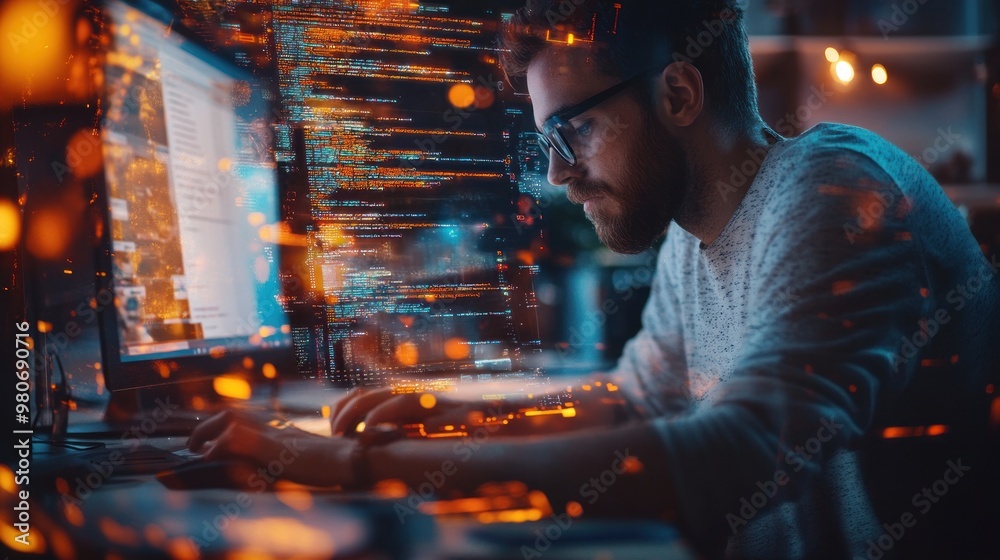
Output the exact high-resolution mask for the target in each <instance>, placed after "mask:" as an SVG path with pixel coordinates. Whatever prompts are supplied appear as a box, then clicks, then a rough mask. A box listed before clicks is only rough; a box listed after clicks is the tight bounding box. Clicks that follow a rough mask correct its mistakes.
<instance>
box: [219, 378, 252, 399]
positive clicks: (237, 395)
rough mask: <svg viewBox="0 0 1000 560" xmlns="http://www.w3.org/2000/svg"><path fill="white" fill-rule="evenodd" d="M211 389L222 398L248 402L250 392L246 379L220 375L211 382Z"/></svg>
mask: <svg viewBox="0 0 1000 560" xmlns="http://www.w3.org/2000/svg"><path fill="white" fill-rule="evenodd" d="M212 388H214V389H215V392H216V393H218V394H219V395H221V396H223V397H229V398H231V399H240V400H248V399H249V398H250V394H251V390H250V384H249V383H247V380H246V379H242V378H240V377H234V376H231V375H221V376H219V377H216V378H215V379H213V380H212Z"/></svg>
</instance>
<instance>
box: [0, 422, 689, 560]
mask: <svg viewBox="0 0 1000 560" xmlns="http://www.w3.org/2000/svg"><path fill="white" fill-rule="evenodd" d="M183 439H184V438H176V437H172V438H157V439H156V440H151V441H148V442H146V443H149V444H152V445H156V446H157V447H160V448H165V449H170V448H176V447H177V446H180V445H182V444H183ZM108 443H109V444H112V445H114V444H115V443H118V442H108ZM123 449H124V448H123ZM44 455H45V454H44V453H43V454H42V455H40V456H39V457H38V459H39V460H42V459H43V457H44ZM73 478H74V479H73V480H65V479H64V481H63V482H59V483H57V484H56V486H55V487H52V488H50V489H48V490H45V491H39V490H41V488H40V487H37V486H36V487H35V488H33V492H32V499H33V503H32V533H33V537H35V539H34V542H35V543H36V547H35V548H36V549H37V550H36V551H37V552H39V553H42V556H44V557H50V558H60V559H62V558H104V557H114V556H108V555H109V554H111V553H114V554H116V555H117V557H119V558H124V559H132V558H172V559H207V558H226V559H233V558H269V559H271V558H273V559H278V558H296V559H312V558H399V559H415V560H429V559H458V558H462V559H468V560H472V559H478V558H482V559H487V558H489V559H499V558H511V559H521V560H523V559H524V558H537V557H541V556H544V557H545V558H547V559H549V558H551V559H560V558H602V559H612V558H657V559H662V560H672V559H687V558H692V557H693V556H692V555H690V554H689V553H688V552H687V549H686V548H685V547H684V546H683V544H682V543H681V541H680V539H679V538H678V535H677V533H676V531H675V530H674V529H673V528H672V527H670V526H669V525H666V524H661V523H654V522H634V521H632V522H611V521H591V520H583V519H571V518H569V517H568V516H566V515H565V514H563V515H554V516H548V517H543V518H542V519H541V520H538V521H534V522H527V523H481V522H478V521H476V520H475V518H473V517H472V516H468V515H466V516H461V515H458V516H455V515H452V516H447V517H445V516H431V515H426V514H425V513H422V512H421V511H415V510H413V509H411V508H409V507H407V506H406V502H405V501H404V500H403V499H391V498H385V497H379V496H377V495H376V494H375V493H344V492H339V491H329V490H321V489H313V488H306V487H302V486H298V485H291V484H289V485H287V486H279V489H278V490H277V491H264V490H263V489H261V490H242V491H241V490H227V489H210V490H186V491H177V490H170V489H167V488H166V487H164V486H163V485H161V484H160V483H159V482H158V481H157V480H156V479H155V478H154V477H153V476H152V475H136V476H120V475H115V474H114V473H107V474H105V473H101V472H96V471H95V472H94V473H88V474H87V475H85V476H80V475H79V474H75V475H74V476H73ZM439 503H440V502H439ZM5 510H6V511H10V508H5ZM536 553H537V554H538V556H536V555H535V554H536Z"/></svg>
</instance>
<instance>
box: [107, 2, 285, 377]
mask: <svg viewBox="0 0 1000 560" xmlns="http://www.w3.org/2000/svg"><path fill="white" fill-rule="evenodd" d="M105 7H106V14H107V17H108V20H109V21H110V23H111V26H110V37H111V38H112V44H111V45H110V47H109V50H108V52H107V58H106V64H105V68H104V73H103V76H104V99H103V101H102V103H103V104H104V106H103V108H102V115H101V116H102V119H101V135H102V142H103V147H104V169H105V173H104V181H105V185H104V195H105V197H104V198H105V199H106V203H107V208H108V218H107V221H106V224H107V228H108V230H109V231H108V232H107V233H108V235H107V239H108V241H109V243H110V251H109V256H110V262H109V264H110V267H109V268H110V278H108V279H107V280H106V283H105V286H110V287H111V289H112V290H113V293H114V316H115V321H114V323H116V328H115V329H114V331H113V332H110V333H108V332H106V333H105V336H109V335H110V336H114V337H115V338H116V341H115V342H117V344H114V345H113V346H116V347H117V356H114V357H113V358H116V360H115V361H117V362H120V363H121V364H124V365H127V364H132V363H137V362H149V361H153V360H164V359H176V358H186V357H199V356H204V357H223V356H230V357H232V356H238V355H240V354H243V353H252V352H259V351H262V350H267V349H283V348H290V346H291V337H290V334H289V333H290V328H289V325H288V321H287V318H286V315H285V312H284V310H283V308H282V305H281V294H280V281H279V274H278V267H279V260H278V248H277V242H278V240H279V239H278V238H279V237H280V235H281V232H282V229H281V227H280V216H279V215H278V183H277V181H278V179H277V168H276V164H275V161H274V152H273V146H272V141H271V138H272V133H271V130H270V127H271V123H270V119H269V117H270V114H269V108H270V107H269V104H268V103H267V102H266V101H265V100H264V99H263V97H262V96H261V95H260V92H259V91H257V90H256V89H255V88H254V86H253V85H252V82H251V80H250V79H249V77H247V76H244V75H243V74H242V73H241V71H239V70H238V69H236V68H235V67H231V66H230V65H228V64H227V63H225V62H223V61H222V60H221V59H220V58H219V57H218V56H217V55H215V54H213V53H211V52H209V51H207V50H205V49H203V48H201V47H199V46H198V45H197V44H195V43H194V42H193V41H191V40H189V39H187V38H185V37H184V36H182V35H181V34H179V33H177V32H174V30H172V29H171V26H170V25H169V24H168V23H165V22H163V21H160V20H159V19H157V18H155V17H153V16H151V15H149V14H147V13H145V12H144V11H140V10H139V9H136V8H135V7H133V6H132V5H129V4H125V3H122V2H118V1H109V2H107V3H105ZM106 347H107V346H106ZM112 363H114V362H112ZM108 374H110V375H115V374H114V373H113V372H110V371H109V372H108ZM111 381H112V380H111V379H109V385H111ZM116 381H117V382H118V385H133V383H130V382H129V381H128V380H121V379H118V380H116ZM123 381H124V382H123Z"/></svg>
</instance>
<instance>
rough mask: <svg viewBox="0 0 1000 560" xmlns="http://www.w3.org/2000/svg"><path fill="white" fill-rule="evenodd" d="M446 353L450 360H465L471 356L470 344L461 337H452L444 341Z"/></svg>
mask: <svg viewBox="0 0 1000 560" xmlns="http://www.w3.org/2000/svg"><path fill="white" fill-rule="evenodd" d="M444 355H445V356H447V357H448V359H449V360H464V359H465V358H468V357H469V345H468V344H467V343H466V342H465V341H464V340H462V339H460V338H450V339H448V341H447V342H445V343H444Z"/></svg>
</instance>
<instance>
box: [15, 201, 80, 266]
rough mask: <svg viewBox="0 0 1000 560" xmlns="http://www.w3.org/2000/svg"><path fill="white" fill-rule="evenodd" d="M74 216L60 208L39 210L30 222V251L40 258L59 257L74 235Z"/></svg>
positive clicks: (28, 238)
mask: <svg viewBox="0 0 1000 560" xmlns="http://www.w3.org/2000/svg"><path fill="white" fill-rule="evenodd" d="M72 221H73V219H72V216H70V215H69V213H68V212H66V211H64V210H62V209H60V208H54V207H52V208H46V209H43V210H39V211H38V212H36V213H35V215H34V216H32V218H31V220H30V221H29V222H28V237H27V238H26V239H25V242H26V243H27V247H28V251H29V252H30V253H31V254H33V255H34V256H36V257H38V258H40V259H48V260H53V259H58V258H60V257H61V256H62V255H63V253H64V252H65V251H66V249H67V248H68V247H69V243H70V240H71V239H72V236H73V228H72V227H71V225H70V224H71V222H72Z"/></svg>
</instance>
